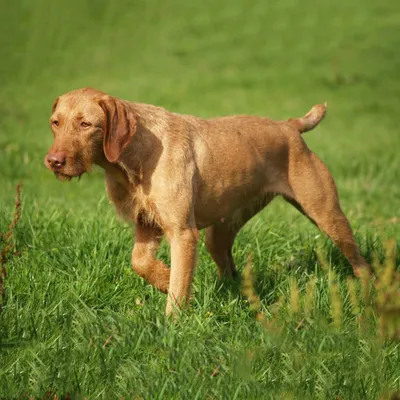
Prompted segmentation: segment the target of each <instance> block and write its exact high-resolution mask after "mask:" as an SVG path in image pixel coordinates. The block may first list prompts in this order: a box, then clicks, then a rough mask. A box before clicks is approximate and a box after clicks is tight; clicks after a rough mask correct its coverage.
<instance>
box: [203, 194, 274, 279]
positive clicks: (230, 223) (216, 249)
mask: <svg viewBox="0 0 400 400" xmlns="http://www.w3.org/2000/svg"><path fill="white" fill-rule="evenodd" d="M274 197H275V195H274V194H267V195H266V196H265V197H264V198H263V199H260V201H257V202H256V203H254V204H250V205H249V206H246V207H244V208H241V209H239V210H237V211H236V212H235V214H234V215H233V216H232V217H230V218H228V219H226V220H223V221H220V222H217V223H216V224H214V225H211V226H209V227H208V228H207V229H206V246H207V249H208V251H209V252H210V254H211V257H212V259H213V260H214V262H215V263H216V264H217V267H218V276H219V277H220V278H223V277H227V278H234V277H235V276H236V274H237V272H236V266H235V262H234V260H233V256H232V246H233V243H234V241H235V237H236V235H237V234H238V232H239V231H240V229H241V228H242V227H243V226H244V225H245V224H246V222H248V221H249V220H250V219H251V218H252V217H253V216H254V215H256V214H257V213H258V212H259V211H261V210H262V209H263V208H264V207H265V206H266V205H267V204H268V203H269V202H270V201H271V200H272V199H273V198H274Z"/></svg>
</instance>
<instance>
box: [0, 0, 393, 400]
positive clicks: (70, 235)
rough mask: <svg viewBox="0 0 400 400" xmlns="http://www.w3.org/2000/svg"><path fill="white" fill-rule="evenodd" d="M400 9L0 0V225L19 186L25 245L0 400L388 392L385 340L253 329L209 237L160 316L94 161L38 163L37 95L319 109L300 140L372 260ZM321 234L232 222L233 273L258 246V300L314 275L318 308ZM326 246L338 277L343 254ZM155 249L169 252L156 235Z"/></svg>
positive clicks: (296, 112)
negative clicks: (96, 93)
mask: <svg viewBox="0 0 400 400" xmlns="http://www.w3.org/2000/svg"><path fill="white" fill-rule="evenodd" d="M399 21H400V2H399V1H398V0H386V1H376V0H353V1H324V2H323V1H316V0H303V1H295V0H280V1H244V0H230V1H228V0H220V1H215V0H213V1H211V0H205V1H189V0H165V1H160V0H148V1H144V0H142V1H139V0H136V1H127V0H118V1H105V0H81V1H78V0H70V1H54V0H53V1H50V0H35V1H33V0H18V1H13V2H10V1H6V0H0V231H1V232H5V231H6V229H7V226H8V224H9V222H10V219H11V214H12V208H13V202H14V194H15V191H14V188H15V186H16V184H17V183H18V181H20V180H21V181H22V182H23V185H24V188H23V214H22V220H21V223H20V225H19V227H18V229H17V231H16V238H15V240H16V244H17V250H18V251H20V252H21V256H20V257H16V258H13V259H12V260H11V261H10V262H9V263H8V264H7V272H8V276H7V279H6V293H7V298H6V301H5V304H4V311H3V313H2V314H1V315H0V351H1V354H0V397H2V398H3V397H5V398H6V397H19V396H20V395H21V394H23V393H25V394H26V395H27V396H28V395H34V396H36V397H39V396H43V394H44V393H45V392H46V391H47V390H54V391H55V392H57V393H58V395H60V396H61V395H62V394H65V393H68V392H71V393H75V394H76V396H77V397H78V398H79V396H80V395H81V396H84V395H88V396H89V398H107V399H109V398H121V396H128V397H126V398H131V397H133V398H160V399H161V398H181V397H180V395H181V394H182V393H185V395H186V396H187V398H210V399H211V398H248V399H249V398H263V397H262V396H263V394H265V393H269V395H270V396H271V398H324V399H325V398H335V399H337V398H350V399H355V398H377V397H378V396H381V395H382V393H384V392H385V391H386V390H389V389H390V390H392V389H394V388H396V387H397V389H398V385H399V379H400V378H399V373H398V365H399V363H400V360H399V351H398V346H397V347H396V345H394V344H393V345H388V346H386V345H382V347H381V344H377V343H378V342H377V341H375V339H373V340H372V341H371V342H368V341H365V340H364V339H362V338H361V339H360V338H359V337H358V336H357V334H356V333H355V331H354V330H352V329H353V325H352V324H351V323H350V324H348V325H345V327H344V328H343V330H342V331H341V332H340V333H335V334H332V333H331V332H330V331H329V330H328V331H325V330H324V331H319V330H318V329H317V327H316V326H313V329H310V330H309V331H308V330H305V331H304V332H301V333H297V330H296V332H295V331H294V329H292V330H291V331H290V332H291V333H290V334H288V335H287V336H286V334H285V335H284V334H283V335H282V337H281V342H279V344H276V343H275V342H273V341H271V339H270V338H268V337H267V338H266V336H264V333H263V332H262V330H261V328H260V327H259V325H258V324H257V322H256V321H255V320H254V315H253V314H252V313H251V312H250V311H249V310H248V305H247V304H246V303H245V302H244V301H243V300H242V299H241V297H240V294H239V293H238V290H236V291H235V290H233V291H229V290H226V286H224V285H221V284H220V283H219V282H218V280H217V279H216V273H215V266H214V265H213V263H212V261H211V259H210V257H209V255H208V254H207V252H206V250H205V246H204V241H201V242H200V244H199V262H198V264H199V266H198V269H197V272H196V277H195V281H194V299H193V302H192V310H191V313H192V314H189V317H187V318H184V319H183V320H182V321H183V322H180V323H178V324H177V325H174V326H169V325H168V324H165V323H164V320H163V310H164V307H165V297H164V296H163V295H162V294H160V293H157V292H156V291H155V290H153V289H152V288H151V287H150V286H149V285H147V284H146V283H144V282H143V280H142V279H141V278H140V277H138V276H137V275H135V274H133V273H132V272H131V268H130V251H131V248H132V233H131V228H130V227H129V226H128V225H127V224H125V223H122V222H120V221H117V220H116V218H115V215H114V211H113V209H112V207H111V206H110V205H109V204H108V201H107V199H106V197H105V191H104V183H103V176H102V172H101V170H95V171H94V172H93V173H91V174H90V176H88V175H85V176H83V177H82V179H81V181H79V182H77V181H76V180H74V181H73V182H71V183H68V184H66V183H61V182H59V181H57V180H56V179H55V178H54V176H53V174H52V173H50V172H49V171H48V170H46V169H45V167H44V164H43V160H44V157H45V154H46V152H47V149H48V148H49V146H50V144H51V142H52V134H51V132H50V129H49V126H48V119H49V117H50V110H51V105H52V102H53V100H54V99H55V98H56V97H57V96H58V95H60V94H62V93H63V92H66V91H70V90H72V89H75V88H79V87H84V86H91V87H94V88H98V89H101V90H103V91H105V92H108V93H110V94H112V95H115V96H118V97H121V98H125V99H129V100H132V101H139V102H145V103H152V104H156V105H160V106H164V107H166V108H168V109H169V110H171V111H175V112H180V113H189V114H194V115H197V116H202V117H211V116H218V115H228V114H255V115H263V116H269V117H271V118H275V119H283V118H288V117H295V116H302V115H304V114H305V113H306V112H307V111H308V110H309V109H310V107H311V106H312V105H314V104H316V103H320V102H323V101H327V102H328V115H327V118H326V119H325V120H324V121H323V122H322V123H321V125H320V126H319V127H318V128H317V129H316V130H314V131H312V132H310V133H307V134H305V135H304V138H305V140H306V141H307V143H308V145H309V146H310V148H311V149H312V150H313V151H315V152H316V153H317V154H318V155H319V156H320V157H321V158H322V160H323V161H324V162H325V163H326V164H327V165H328V167H329V168H330V170H331V172H332V173H333V176H334V178H335V180H336V182H337V185H338V190H339V194H340V198H341V204H342V208H343V209H344V211H345V213H346V214H347V215H348V217H349V219H350V222H351V224H352V226H353V228H354V230H355V231H356V237H357V240H358V242H359V243H360V245H361V250H362V252H363V253H364V254H365V255H366V257H367V259H368V260H371V257H372V254H373V253H374V252H375V251H378V252H381V250H382V247H381V242H382V241H385V239H386V238H387V237H394V238H396V239H399V238H400V212H399V205H400V203H399V199H400V185H399V167H400V134H399V126H400V112H399V109H400V51H399V49H400V27H399ZM318 238H319V233H318V232H317V230H316V229H315V228H314V227H313V226H312V225H311V224H310V223H309V222H308V221H307V220H306V219H305V218H303V217H302V216H301V215H300V214H299V213H298V212H297V211H295V210H294V209H292V208H291V207H289V206H288V205H287V204H284V203H283V202H281V201H279V200H278V201H276V202H274V203H273V204H272V205H271V206H269V207H268V208H267V209H266V210H265V211H263V212H262V213H261V214H260V216H258V217H256V218H255V219H254V220H252V222H251V223H250V224H249V225H248V226H247V227H246V228H245V229H244V230H243V232H241V233H240V234H239V237H238V240H237V243H236V245H235V247H234V257H235V258H236V260H237V264H238V267H239V270H242V268H243V265H244V264H245V262H246V259H247V256H248V254H249V253H253V254H254V268H255V272H256V278H257V282H258V283H257V290H258V292H259V293H260V297H261V299H262V302H263V305H264V307H266V305H268V304H271V303H273V302H274V301H276V300H277V298H278V297H279V296H284V297H285V296H286V298H287V297H288V296H289V297H290V295H288V291H287V288H288V285H289V284H290V282H291V281H290V279H291V278H292V277H294V278H295V279H296V280H298V281H299V282H300V284H299V285H300V288H302V290H303V289H304V284H305V282H307V280H308V279H309V277H310V276H316V277H317V279H318V285H319V286H318V288H319V289H318V290H319V292H318V295H317V305H316V307H317V308H318V309H319V310H320V311H321V312H322V313H323V314H324V315H327V316H328V317H329V315H330V314H329V313H330V309H329V290H328V286H327V285H328V283H327V282H329V279H330V278H327V277H326V274H325V272H324V271H322V270H321V268H320V266H319V264H318V262H317V260H316V256H315V249H316V247H317V245H318V243H319V242H318V240H321V238H320V239H318ZM0 239H1V238H0ZM323 240H325V239H323ZM322 243H323V249H324V251H325V252H326V253H327V257H328V259H329V261H330V262H331V263H332V265H333V267H334V269H335V270H336V271H337V272H339V275H338V276H339V280H340V282H341V285H342V286H341V288H342V289H343V284H344V283H345V280H346V278H347V276H348V275H349V273H350V269H349V265H348V264H347V262H346V261H345V260H344V259H343V257H341V256H340V255H339V254H338V252H337V250H335V249H334V248H333V247H332V245H331V244H330V242H329V241H328V240H325V241H323V242H322ZM160 257H161V258H163V259H164V260H165V261H167V262H168V260H169V250H168V246H167V245H166V244H165V243H164V244H163V245H162V248H161V251H160ZM228 288H229V285H228ZM236 289H237V288H236ZM265 312H267V311H265ZM296 325H297V322H296V324H295V326H296ZM296 335H297V336H296ZM298 335H301V338H299V336H298ZM110 336H112V338H113V339H112V340H111V339H110V341H109V342H107V338H109V337H110ZM326 343H328V344H329V345H328V346H327V347H326ZM246 351H249V352H250V353H251V354H253V355H254V354H257V357H258V358H257V357H256V358H254V357H253V356H252V357H253V358H251V357H250V358H251V360H253V361H251V360H250V361H246V357H247V356H246V357H245V356H244V354H245V353H243V352H246ZM250 353H249V354H250ZM246 354H248V353H246ZM238 360H239V361H238ZM243 360H244V361H243ZM242 361H243V362H244V363H245V365H244V366H243V365H242V364H240V363H241V362H242ZM238 362H239V364H240V365H241V366H240V365H239V367H240V368H239V367H238ZM2 363H3V366H2ZM246 363H247V364H246ZM218 365H219V367H218ZM217 367H218V369H217V370H216V371H217V372H216V373H215V374H214V372H215V369H216V368H217ZM213 371H214V372H213ZM243 371H244V372H243ZM213 374H214V375H213ZM286 395H287V396H289V397H285V396H286ZM90 396H91V397H90ZM129 396H131V397H129ZM135 396H136V397H135ZM260 396H261V397H260ZM274 396H276V397H274ZM279 396H281V397H279ZM282 396H283V397H282ZM290 396H292V397H290ZM293 396H294V397H293Z"/></svg>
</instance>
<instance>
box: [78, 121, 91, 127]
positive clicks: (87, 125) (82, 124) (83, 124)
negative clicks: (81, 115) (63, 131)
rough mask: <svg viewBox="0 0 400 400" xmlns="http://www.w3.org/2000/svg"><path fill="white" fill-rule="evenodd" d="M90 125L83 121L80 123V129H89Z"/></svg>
mask: <svg viewBox="0 0 400 400" xmlns="http://www.w3.org/2000/svg"><path fill="white" fill-rule="evenodd" d="M91 125H92V124H91V123H90V122H85V121H82V122H81V127H82V128H89V126H91Z"/></svg>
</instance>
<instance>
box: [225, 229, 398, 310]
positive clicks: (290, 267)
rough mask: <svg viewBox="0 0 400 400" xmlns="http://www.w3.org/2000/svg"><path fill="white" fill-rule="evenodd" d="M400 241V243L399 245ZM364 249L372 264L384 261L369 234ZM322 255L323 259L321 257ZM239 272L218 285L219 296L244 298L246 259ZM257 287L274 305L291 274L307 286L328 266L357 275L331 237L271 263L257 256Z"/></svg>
mask: <svg viewBox="0 0 400 400" xmlns="http://www.w3.org/2000/svg"><path fill="white" fill-rule="evenodd" d="M398 247H399V244H397V248H398ZM361 252H362V254H363V256H364V258H365V259H366V261H367V262H368V263H369V264H370V265H372V261H373V260H374V259H376V258H378V259H379V260H380V262H384V260H385V244H384V243H382V241H381V240H380V239H376V238H375V239H374V238H372V237H368V236H367V237H366V239H365V240H364V241H361ZM396 254H397V255H396V259H395V263H396V266H400V252H399V251H397V253H396ZM321 256H322V258H321ZM237 264H238V274H237V276H236V277H235V278H234V279H228V278H225V279H222V280H221V281H219V282H220V286H218V288H219V289H218V293H219V296H222V297H223V298H225V297H227V298H229V297H232V296H237V297H243V294H242V284H243V270H244V265H245V264H246V259H245V258H244V257H241V259H240V260H238V262H237ZM252 268H253V277H254V282H253V285H254V289H255V292H256V293H257V295H258V296H259V298H260V299H261V301H262V302H265V303H266V304H272V303H274V302H275V301H277V300H278V298H279V294H280V293H281V292H280V290H277V289H279V288H280V287H282V285H287V284H288V278H289V277H291V278H293V279H295V280H296V281H297V283H298V284H299V286H303V285H305V284H306V283H307V282H308V281H309V280H310V279H311V277H313V276H317V277H323V276H325V275H327V274H328V271H329V269H331V270H332V271H334V272H335V275H336V277H337V279H339V280H341V281H345V280H346V279H347V278H352V277H354V274H353V269H352V267H351V265H350V263H349V262H348V261H347V259H346V258H345V257H344V255H343V254H342V253H341V251H340V250H339V248H337V247H336V246H335V245H334V244H333V243H331V242H330V241H329V240H328V239H327V241H326V242H325V243H324V244H323V246H322V251H319V250H318V247H317V246H315V243H314V245H311V246H310V243H305V246H304V247H303V249H298V250H296V251H295V252H294V253H293V254H292V255H291V256H290V258H287V259H285V260H281V261H280V262H276V263H275V264H272V265H271V264H270V265H268V263H267V262H266V260H263V259H262V258H260V257H257V256H255V257H254V261H253V262H252Z"/></svg>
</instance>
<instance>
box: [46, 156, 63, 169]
mask: <svg viewBox="0 0 400 400" xmlns="http://www.w3.org/2000/svg"><path fill="white" fill-rule="evenodd" d="M66 160H67V156H66V155H65V153H63V152H59V153H50V154H47V162H48V163H49V165H50V166H51V167H52V168H55V169H58V168H61V167H62V166H64V165H65V162H66Z"/></svg>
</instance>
